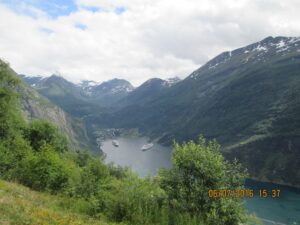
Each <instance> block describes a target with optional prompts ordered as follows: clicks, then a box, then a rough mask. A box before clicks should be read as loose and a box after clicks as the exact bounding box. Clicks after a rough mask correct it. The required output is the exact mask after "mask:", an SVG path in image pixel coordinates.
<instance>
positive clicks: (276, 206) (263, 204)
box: [246, 180, 300, 225]
mask: <svg viewBox="0 0 300 225" xmlns="http://www.w3.org/2000/svg"><path fill="white" fill-rule="evenodd" d="M246 187H248V188H251V189H254V190H255V193H256V194H255V195H254V197H253V198H248V199H247V200H246V206H247V209H248V211H249V212H250V213H255V214H256V215H257V216H258V217H260V218H263V219H265V220H266V221H265V224H272V223H271V222H267V220H271V221H276V222H277V223H283V224H288V225H290V224H300V190H299V189H295V188H290V187H287V186H283V185H278V184H272V183H265V182H258V181H253V180H247V182H246ZM259 189H267V190H268V192H269V193H271V192H272V190H275V189H279V190H280V196H279V197H278V198H272V197H271V196H270V197H267V198H261V197H259Z"/></svg>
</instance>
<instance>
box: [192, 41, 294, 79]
mask: <svg viewBox="0 0 300 225" xmlns="http://www.w3.org/2000/svg"><path fill="white" fill-rule="evenodd" d="M299 53H300V37H282V36H278V37H271V36H270V37H267V38H265V39H263V40H261V41H259V42H256V43H253V44H250V45H248V46H245V47H242V48H238V49H236V50H233V51H227V52H223V53H221V54H220V55H218V56H217V57H215V58H213V59H211V60H210V61H209V62H207V63H206V64H205V65H204V66H202V67H201V68H199V69H198V70H196V71H194V72H193V73H192V74H191V75H190V78H194V79H196V78H197V77H198V75H199V74H200V72H204V71H208V70H214V71H216V72H217V71H219V70H220V69H226V68H229V67H231V68H235V65H239V66H241V65H244V66H247V65H250V66H251V65H252V66H253V65H256V64H263V63H268V62H270V61H271V60H273V59H278V57H285V56H287V55H288V54H299Z"/></svg>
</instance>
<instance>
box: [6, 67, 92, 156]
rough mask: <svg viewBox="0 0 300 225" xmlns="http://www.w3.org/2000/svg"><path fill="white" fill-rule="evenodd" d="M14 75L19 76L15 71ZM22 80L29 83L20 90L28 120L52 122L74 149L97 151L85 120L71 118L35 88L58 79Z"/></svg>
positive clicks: (29, 78) (23, 83)
mask: <svg viewBox="0 0 300 225" xmlns="http://www.w3.org/2000/svg"><path fill="white" fill-rule="evenodd" d="M11 71H12V70H11ZM12 73H13V74H15V76H18V75H17V74H16V73H15V72H14V71H12ZM21 78H22V79H23V80H26V82H27V83H25V82H22V83H21V85H20V87H19V89H18V92H19V94H20V100H21V109H22V113H23V115H24V118H25V119H26V120H28V121H30V120H33V119H45V120H48V121H51V122H52V123H54V124H55V125H56V126H58V127H59V128H60V130H61V131H62V132H63V133H64V134H65V135H66V136H67V137H68V139H69V141H70V144H71V145H72V147H73V148H75V149H76V148H81V149H93V150H96V149H97V146H96V144H95V141H93V140H91V139H90V138H89V136H88V132H87V128H86V125H85V123H84V122H83V120H81V119H79V118H75V117H72V116H70V115H69V114H68V113H66V112H65V111H64V110H63V109H62V108H60V107H59V106H57V105H55V104H53V103H52V102H51V101H49V100H48V99H47V98H45V97H43V96H42V95H41V94H39V93H38V92H37V91H36V90H35V89H34V88H33V87H36V88H37V87H41V86H43V85H45V84H44V83H45V82H49V83H50V82H51V79H54V78H56V77H54V76H53V77H52V78H51V79H50V80H48V79H46V78H42V77H26V76H24V75H21ZM58 79H61V78H58ZM28 84H29V85H28Z"/></svg>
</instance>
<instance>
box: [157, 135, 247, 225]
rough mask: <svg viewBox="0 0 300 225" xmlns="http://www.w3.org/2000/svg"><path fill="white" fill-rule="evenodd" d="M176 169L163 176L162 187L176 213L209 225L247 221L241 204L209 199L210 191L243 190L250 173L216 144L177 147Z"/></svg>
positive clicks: (201, 139)
mask: <svg viewBox="0 0 300 225" xmlns="http://www.w3.org/2000/svg"><path fill="white" fill-rule="evenodd" d="M174 147H175V150H174V153H173V157H172V161H173V168H172V169H171V170H169V171H166V170H163V171H161V172H160V183H161V187H162V188H163V189H164V190H166V192H167V194H168V197H169V204H170V207H171V208H172V210H174V211H175V212H179V213H183V214H184V215H190V216H191V218H193V219H194V220H196V221H197V220H200V221H201V220H205V221H206V224H214V225H217V224H220V225H226V224H228V225H234V224H239V223H240V222H241V221H242V220H243V216H244V212H243V207H242V206H241V203H240V202H239V201H238V200H236V199H230V198H215V199H214V198H209V196H208V191H209V190H222V189H223V190H224V189H230V190H234V189H238V188H241V187H242V185H243V183H244V179H245V176H246V173H245V172H243V171H242V170H241V167H240V165H239V164H238V163H236V162H235V163H234V164H230V163H228V162H226V161H225V160H224V158H223V156H222V155H221V153H220V152H219V148H220V146H219V145H218V144H217V143H216V142H215V141H210V142H206V140H205V139H204V138H203V137H200V138H199V142H198V143H195V142H193V141H190V142H188V143H184V144H183V145H179V144H177V143H175V145H174Z"/></svg>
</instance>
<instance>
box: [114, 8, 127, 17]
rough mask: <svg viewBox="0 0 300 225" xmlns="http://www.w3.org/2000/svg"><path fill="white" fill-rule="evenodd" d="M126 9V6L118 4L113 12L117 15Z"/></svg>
mask: <svg viewBox="0 0 300 225" xmlns="http://www.w3.org/2000/svg"><path fill="white" fill-rule="evenodd" d="M125 11H126V8H125V7H124V6H118V7H116V8H115V13H116V14H117V15H121V14H123V13H124V12H125Z"/></svg>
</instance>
